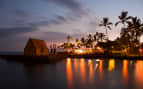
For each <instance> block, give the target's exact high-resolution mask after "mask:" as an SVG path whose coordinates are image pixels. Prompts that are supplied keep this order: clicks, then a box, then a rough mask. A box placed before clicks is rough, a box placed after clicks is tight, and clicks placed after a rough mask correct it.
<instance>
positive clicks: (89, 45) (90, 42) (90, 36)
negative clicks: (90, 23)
mask: <svg viewBox="0 0 143 89" xmlns="http://www.w3.org/2000/svg"><path fill="white" fill-rule="evenodd" d="M92 43H93V39H92V35H91V34H89V35H88V38H87V40H86V46H87V47H92Z"/></svg>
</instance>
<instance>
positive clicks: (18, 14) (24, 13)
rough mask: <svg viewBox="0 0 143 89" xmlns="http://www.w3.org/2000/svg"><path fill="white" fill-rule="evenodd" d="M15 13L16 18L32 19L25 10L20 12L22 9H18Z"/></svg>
mask: <svg viewBox="0 0 143 89" xmlns="http://www.w3.org/2000/svg"><path fill="white" fill-rule="evenodd" d="M13 12H14V13H15V15H16V16H19V17H30V16H31V15H30V13H28V12H26V11H24V10H20V9H16V10H14V11H13Z"/></svg>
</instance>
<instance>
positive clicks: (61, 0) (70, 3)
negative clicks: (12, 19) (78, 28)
mask: <svg viewBox="0 0 143 89" xmlns="http://www.w3.org/2000/svg"><path fill="white" fill-rule="evenodd" d="M45 1H48V2H49V3H50V2H51V3H54V4H57V5H59V6H62V7H66V8H67V9H69V11H71V12H72V13H73V14H74V15H77V16H80V15H81V14H85V10H84V9H83V8H84V7H83V6H82V4H81V3H80V2H78V1H76V0H45Z"/></svg>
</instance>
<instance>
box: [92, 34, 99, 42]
mask: <svg viewBox="0 0 143 89" xmlns="http://www.w3.org/2000/svg"><path fill="white" fill-rule="evenodd" d="M93 38H94V41H95V42H98V41H99V33H98V32H96V34H94V36H93Z"/></svg>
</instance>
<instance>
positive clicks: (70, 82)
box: [66, 58, 73, 88]
mask: <svg viewBox="0 0 143 89" xmlns="http://www.w3.org/2000/svg"><path fill="white" fill-rule="evenodd" d="M66 72H67V82H68V87H69V88H72V86H73V80H72V79H73V77H72V75H73V74H72V62H71V58H67V62H66Z"/></svg>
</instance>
